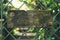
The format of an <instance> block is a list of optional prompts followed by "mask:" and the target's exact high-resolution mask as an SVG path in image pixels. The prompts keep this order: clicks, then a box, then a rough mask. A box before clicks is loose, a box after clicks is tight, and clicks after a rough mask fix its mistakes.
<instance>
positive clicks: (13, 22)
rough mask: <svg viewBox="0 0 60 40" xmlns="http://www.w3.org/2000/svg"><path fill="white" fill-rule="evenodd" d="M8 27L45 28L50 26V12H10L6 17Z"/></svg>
mask: <svg viewBox="0 0 60 40" xmlns="http://www.w3.org/2000/svg"><path fill="white" fill-rule="evenodd" d="M7 24H8V27H10V28H13V27H47V26H51V25H52V13H51V12H50V11H47V10H46V11H44V10H42V11H40V10H38V11H36V10H28V11H24V10H10V11H8V15H7Z"/></svg>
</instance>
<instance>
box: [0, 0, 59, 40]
mask: <svg viewBox="0 0 60 40" xmlns="http://www.w3.org/2000/svg"><path fill="white" fill-rule="evenodd" d="M26 1H27V0H24V2H25V3H24V2H19V1H17V0H8V1H7V0H1V1H0V40H59V39H60V37H59V35H60V32H59V28H60V27H59V24H58V23H60V22H59V18H58V19H57V21H56V24H57V25H54V26H57V28H54V27H53V13H52V12H51V11H50V10H45V9H46V5H45V7H44V5H43V4H41V2H40V4H39V5H40V6H41V7H38V6H35V5H36V4H35V2H34V1H33V2H31V4H34V5H30V4H27V5H28V6H26ZM38 3H39V2H38ZM29 5H30V6H32V7H30V6H29ZM36 7H38V8H37V9H36V10H35V9H34V8H36ZM39 8H40V9H41V10H40V9H39ZM33 9H34V10H33ZM48 9H49V8H48ZM57 15H59V13H58V14H57ZM57 15H56V16H57ZM56 16H54V17H55V18H56Z"/></svg>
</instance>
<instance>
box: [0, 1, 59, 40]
mask: <svg viewBox="0 0 60 40" xmlns="http://www.w3.org/2000/svg"><path fill="white" fill-rule="evenodd" d="M12 1H13V0H11V1H8V2H7V3H6V5H5V6H4V7H3V0H1V1H0V3H1V4H0V20H1V21H0V40H48V38H51V36H53V35H54V37H56V38H57V39H54V38H52V39H50V40H60V37H59V36H58V35H57V33H56V32H57V31H58V30H59V28H60V26H59V27H58V28H57V29H56V31H54V32H52V33H51V32H49V33H51V34H52V35H51V36H50V37H49V36H48V35H47V36H46V33H47V32H46V31H47V30H49V28H48V29H47V28H41V27H40V28H39V27H36V28H35V34H33V32H31V33H32V34H33V35H35V36H34V37H26V36H27V34H26V33H27V31H26V32H25V30H24V31H21V32H22V33H20V34H18V35H13V33H12V32H13V29H14V27H13V28H8V27H7V20H6V19H4V18H5V16H4V15H3V14H4V13H6V12H7V14H8V11H9V10H12V9H10V7H9V6H11V5H12V7H14V6H13V4H12ZM23 5H24V3H23V4H22V5H21V6H20V7H19V8H17V9H15V10H19V9H20V8H21V7H22V6H23ZM41 5H42V4H41ZM6 7H7V10H6V12H5V10H4V9H6ZM7 16H8V15H6V17H7ZM17 16H18V15H17ZM2 20H3V21H2ZM24 28H25V27H23V28H21V29H24ZM32 28H34V27H29V28H27V30H30V29H32ZM39 29H40V31H41V32H42V33H43V32H44V33H43V34H42V33H41V32H38V30H39ZM32 34H31V35H32ZM40 34H42V35H40ZM3 35H4V36H3ZM19 35H22V36H19ZM28 35H29V34H28ZM41 36H42V38H41ZM21 38H24V39H21ZM26 38H27V39H26Z"/></svg>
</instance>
